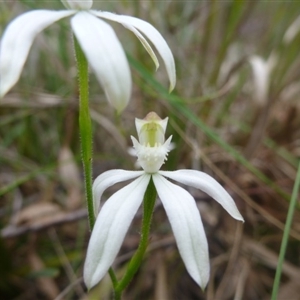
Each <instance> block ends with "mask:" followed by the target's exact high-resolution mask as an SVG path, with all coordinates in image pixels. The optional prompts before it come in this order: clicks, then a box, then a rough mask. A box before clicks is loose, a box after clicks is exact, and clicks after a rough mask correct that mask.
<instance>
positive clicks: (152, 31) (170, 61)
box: [92, 11, 176, 91]
mask: <svg viewBox="0 0 300 300" xmlns="http://www.w3.org/2000/svg"><path fill="white" fill-rule="evenodd" d="M92 13H93V14H95V15H96V16H98V17H101V18H105V19H108V20H112V21H115V22H118V23H121V24H122V25H123V26H124V27H126V28H127V29H129V30H131V31H132V32H133V33H134V34H135V35H136V36H137V37H138V38H139V39H140V36H139V35H137V34H136V31H135V30H132V28H133V27H134V28H136V29H137V30H138V31H140V32H142V33H143V34H144V35H145V36H146V37H147V38H148V39H149V40H150V41H151V42H152V44H153V45H154V46H155V48H156V49H157V51H158V53H159V54H160V56H161V57H162V59H163V61H164V64H165V66H166V70H167V73H168V76H169V80H170V91H171V90H173V89H174V87H175V84H176V71H175V62H174V58H173V54H172V51H171V50H170V48H169V46H168V44H167V42H166V41H165V39H164V38H163V37H162V35H161V34H160V33H159V31H158V30H157V29H156V28H155V27H153V26H152V25H151V24H150V23H148V22H145V21H143V20H141V19H138V18H134V17H131V16H124V15H116V14H113V13H110V12H98V11H92ZM140 40H141V39H140ZM141 42H142V41H141ZM142 44H143V46H144V47H145V48H146V50H147V51H148V53H149V54H150V56H151V57H152V59H153V60H154V61H155V59H154V58H153V56H152V53H153V51H152V49H151V47H150V45H149V44H144V43H143V42H142ZM146 45H147V47H146ZM148 45H149V47H150V48H149V47H148ZM150 49H151V50H150Z"/></svg>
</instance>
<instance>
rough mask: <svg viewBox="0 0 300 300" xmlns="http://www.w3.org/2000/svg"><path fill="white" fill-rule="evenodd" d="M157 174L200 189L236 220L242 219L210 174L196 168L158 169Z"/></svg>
mask: <svg viewBox="0 0 300 300" xmlns="http://www.w3.org/2000/svg"><path fill="white" fill-rule="evenodd" d="M159 174H161V175H163V176H165V177H168V178H170V179H172V180H175V181H178V182H181V183H183V184H186V185H189V186H192V187H194V188H197V189H200V190H202V191H203V192H205V193H206V194H208V195H209V196H211V197H212V198H214V199H215V200H216V201H217V202H218V203H220V204H221V205H222V206H223V208H224V209H225V210H227V212H228V213H229V214H230V215H231V216H232V217H233V218H234V219H236V220H239V221H243V222H244V219H243V217H242V216H241V214H240V212H239V211H238V209H237V207H236V205H235V202H234V200H233V199H232V198H231V196H230V195H229V194H228V192H227V191H226V190H225V189H224V188H223V187H222V186H221V185H220V184H219V183H218V182H217V181H216V180H215V179H213V178H212V177H211V176H209V175H207V174H206V173H203V172H200V171H196V170H177V171H172V172H170V171H159Z"/></svg>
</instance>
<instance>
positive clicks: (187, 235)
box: [152, 174, 209, 289]
mask: <svg viewBox="0 0 300 300" xmlns="http://www.w3.org/2000/svg"><path fill="white" fill-rule="evenodd" d="M152 178H153V182H154V185H155V187H156V190H157V193H158V196H159V198H160V199H161V202H162V204H163V206H164V208H165V210H166V213H167V216H168V218H169V221H170V223H171V226H172V229H173V232H174V236H175V239H176V243H177V246H178V249H179V252H180V255H181V257H182V260H183V261H184V264H185V266H186V268H187V271H188V272H189V274H190V275H191V277H192V278H193V279H194V280H195V281H196V282H197V284H198V285H199V286H201V288H202V289H204V288H205V286H206V285H207V282H208V279H209V257H208V245H207V240H206V236H205V232H204V228H203V224H202V221H201V217H200V214H199V211H198V208H197V206H196V203H195V200H194V198H193V197H192V196H191V195H190V194H189V193H188V192H187V191H185V190H184V189H183V188H181V187H179V186H177V185H175V184H173V183H171V182H169V181H168V180H167V179H165V178H164V177H162V176H161V175H160V174H155V175H153V177H152Z"/></svg>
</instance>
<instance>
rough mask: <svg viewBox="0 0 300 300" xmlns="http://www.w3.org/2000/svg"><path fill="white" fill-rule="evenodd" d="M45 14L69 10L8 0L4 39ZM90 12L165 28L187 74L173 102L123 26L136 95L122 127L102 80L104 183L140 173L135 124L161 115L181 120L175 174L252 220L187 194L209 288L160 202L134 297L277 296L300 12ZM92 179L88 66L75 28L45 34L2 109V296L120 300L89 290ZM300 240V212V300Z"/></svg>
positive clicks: (290, 259)
mask: <svg viewBox="0 0 300 300" xmlns="http://www.w3.org/2000/svg"><path fill="white" fill-rule="evenodd" d="M45 8H46V9H55V10H59V9H64V8H63V5H62V4H61V3H60V2H59V1H46V0H45V1H43V0H41V1H25V0H24V1H13V0H12V1H1V2H0V37H1V36H2V34H3V32H4V30H5V27H6V26H7V24H8V23H9V22H10V21H11V20H12V19H13V18H15V17H16V16H18V15H20V14H21V13H23V12H25V11H28V10H32V9H45ZM93 8H94V9H99V10H108V11H111V12H116V13H119V14H128V15H132V16H136V17H139V18H141V19H144V20H146V21H148V22H149V23H151V24H153V25H154V26H155V27H156V28H157V29H158V30H159V31H160V32H161V34H162V35H163V36H164V38H165V39H166V40H167V42H168V44H169V46H170V48H171V50H172V52H173V55H174V58H175V62H176V69H177V84H176V88H175V90H174V91H173V92H172V93H171V94H169V93H168V79H167V75H166V71H165V69H164V66H163V63H161V67H160V68H159V70H158V71H157V72H155V66H154V64H153V62H152V60H151V58H150V57H149V55H148V54H147V52H146V51H145V50H144V48H143V47H142V45H141V44H140V43H139V41H138V40H137V39H136V38H135V36H133V34H132V33H131V32H129V31H128V30H126V29H125V28H123V27H122V26H121V25H118V24H113V23H111V25H112V26H113V27H114V29H115V30H116V33H117V35H118V37H119V38H120V40H121V42H122V45H123V46H124V49H125V50H126V53H127V55H128V59H129V61H130V65H131V71H132V77H133V93H132V99H131V102H130V103H129V105H128V107H127V108H126V109H125V111H124V112H123V113H122V114H121V115H120V116H118V115H116V113H115V112H114V110H113V109H112V108H111V107H110V106H109V104H108V102H107V100H106V98H105V95H104V93H103V91H102V89H101V87H100V85H99V84H98V82H97V80H96V78H95V76H94V74H93V73H91V74H90V109H91V116H92V119H93V129H94V140H93V147H94V177H96V176H97V175H99V174H100V173H102V172H103V171H105V170H108V169H112V168H122V169H134V163H135V158H134V157H131V156H130V155H129V154H128V149H129V147H131V141H130V135H135V136H136V132H135V127H134V118H136V117H137V118H143V117H144V116H145V115H146V114H147V113H148V112H149V111H155V112H156V113H158V114H159V115H160V116H161V117H162V118H164V117H167V116H168V117H169V125H168V130H167V136H169V135H171V134H172V135H173V141H174V143H175V145H176V148H175V149H174V150H173V151H172V152H171V153H170V155H169V159H168V161H167V163H166V164H165V165H164V169H168V170H174V169H180V168H192V169H198V170H202V171H204V172H207V173H208V174H210V175H212V176H214V177H215V178H216V179H217V180H218V181H219V182H220V183H221V184H222V185H223V186H224V187H225V188H226V189H227V190H228V191H229V193H230V194H231V195H232V197H233V198H234V199H235V201H236V203H237V206H238V208H239V210H240V211H241V213H242V215H243V216H244V218H245V224H244V225H241V224H238V222H237V221H235V220H232V219H231V217H230V216H228V215H227V213H226V212H224V211H223V209H222V208H221V207H220V206H219V205H218V204H217V203H215V202H214V201H213V200H212V199H211V198H209V197H208V196H207V195H205V194H203V193H202V192H199V191H196V190H193V189H191V190H190V192H191V193H192V195H193V196H194V197H195V199H196V201H197V205H198V207H199V209H200V212H201V215H202V218H203V222H204V226H205V230H206V233H207V237H208V242H209V247H210V259H211V278H210V282H209V285H208V287H207V289H206V290H205V291H204V292H203V291H201V290H200V289H199V287H198V286H197V285H196V284H195V283H194V282H193V281H192V279H191V278H190V277H189V275H188V274H187V272H186V270H185V268H184V265H183V263H182V261H181V258H180V256H179V254H178V251H177V248H176V244H175V241H174V238H173V235H172V232H171V230H170V226H169V223H168V221H167V218H166V216H165V212H164V210H163V208H162V207H161V205H160V203H159V202H158V203H157V208H156V211H155V213H154V220H153V226H152V233H151V241H150V245H149V251H148V253H147V256H146V258H145V261H144V264H143V265H142V267H141V269H140V271H139V273H138V274H137V276H136V278H135V279H134V281H133V282H132V284H131V285H130V286H129V288H128V289H127V291H126V293H125V294H124V299H129V300H131V299H156V300H167V299H172V300H173V299H178V300H185V299H210V300H213V299H222V300H225V299H236V300H237V299H245V300H248V299H249V300H252V299H253V300H257V299H269V298H270V293H271V290H272V285H273V280H274V275H275V269H276V266H277V260H278V253H279V249H280V243H281V238H282V233H283V228H284V224H285V219H286V214H287V209H288V205H289V200H290V197H291V193H292V188H293V185H294V181H295V176H296V171H297V164H298V161H299V156H300V130H299V128H300V126H299V125H300V118H299V112H300V102H299V101H300V99H299V98H300V96H299V95H300V94H299V92H300V85H299V79H300V55H299V45H300V19H298V24H297V21H296V20H297V18H298V17H299V16H300V5H299V2H297V1H232V0H229V1H213V0H212V1H200V0H199V1H175V0H174V1H171V0H170V1H151V0H149V1H146V0H144V1H143V0H141V1H138V0H136V1H125V0H124V1H94V6H93ZM295 21H296V22H295ZM99 60H100V62H101V57H99ZM0 80H1V79H0ZM82 181H83V175H82V167H81V162H80V151H79V132H78V87H77V78H76V64H75V58H74V53H73V45H72V33H71V30H70V26H69V19H65V20H62V21H60V22H58V23H55V24H54V25H51V26H50V27H49V28H47V29H46V30H45V31H43V32H42V33H41V34H39V35H38V37H37V39H36V40H35V42H34V44H33V47H32V49H31V51H30V54H29V59H28V60H27V62H26V65H25V67H24V70H23V72H22V76H21V79H20V80H19V82H18V83H17V84H16V86H15V87H14V88H13V89H12V90H11V91H10V93H9V94H8V95H6V96H5V97H4V98H3V99H2V100H1V101H0V197H1V202H0V225H1V237H0V278H1V280H0V298H1V299H18V300H25V299H111V293H112V289H111V283H110V280H109V278H105V279H104V280H103V281H102V282H101V283H100V284H99V286H98V287H96V288H95V289H94V290H93V291H92V292H90V293H89V294H87V292H86V289H85V287H84V285H83V283H82V265H83V262H84V258H85V251H86V247H87V243H88V239H89V230H88V223H87V217H86V210H85V200H84V195H83V184H82ZM117 189H118V186H115V187H113V188H111V189H110V190H109V191H108V193H107V194H105V196H106V197H107V196H109V195H110V194H111V193H113V192H114V191H115V190H117ZM140 219H141V214H140V213H139V214H138V215H137V216H136V218H135V220H134V223H133V224H132V227H131V229H130V232H129V233H128V235H127V237H126V240H125V242H124V244H123V247H122V249H121V252H120V254H119V256H118V258H117V260H116V263H115V265H114V269H115V270H116V274H117V275H118V276H120V275H121V274H122V273H123V271H124V267H125V266H126V263H127V262H128V259H129V258H130V257H131V255H132V253H133V251H134V250H135V249H136V248H137V246H138V242H139V231H140V229H139V226H140V221H141V220H140ZM299 240H300V214H299V205H298V207H297V210H296V212H295V217H294V222H293V226H292V230H291V234H290V240H289V245H288V248H287V255H286V259H285V262H284V266H283V278H282V283H281V286H280V291H279V296H278V299H291V300H293V299H295V300H296V299H299V293H300V286H299V284H298V280H299V276H300V268H299V260H300V244H299Z"/></svg>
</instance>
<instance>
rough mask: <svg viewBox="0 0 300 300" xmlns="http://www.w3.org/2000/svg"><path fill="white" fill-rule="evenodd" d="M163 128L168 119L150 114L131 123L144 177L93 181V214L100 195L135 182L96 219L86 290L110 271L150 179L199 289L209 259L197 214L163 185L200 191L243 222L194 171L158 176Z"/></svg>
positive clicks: (164, 149) (120, 173)
mask: <svg viewBox="0 0 300 300" xmlns="http://www.w3.org/2000/svg"><path fill="white" fill-rule="evenodd" d="M167 122H168V118H166V119H164V120H161V119H160V118H159V117H158V116H157V115H156V114H155V113H153V112H152V113H150V114H148V115H147V116H146V118H145V119H144V120H140V119H136V129H137V132H138V137H139V141H137V140H136V139H135V138H134V137H131V139H132V141H133V144H134V147H135V149H136V153H137V157H138V161H139V163H140V165H141V166H142V167H143V171H125V170H110V171H107V172H104V173H103V174H101V175H100V176H98V177H97V178H96V180H95V182H94V184H93V197H94V209H95V212H96V214H98V211H99V207H100V199H101V196H102V194H103V192H104V190H106V189H107V188H108V187H110V186H112V185H113V184H115V183H118V182H123V181H126V180H129V179H134V178H136V179H135V180H134V181H132V182H131V183H130V184H128V185H127V186H125V187H123V188H122V189H120V190H119V191H118V192H116V193H115V194H113V195H112V196H111V197H110V198H109V199H108V200H107V201H106V202H105V204H104V205H103V207H102V209H101V210H100V213H99V214H98V217H97V220H96V223H95V226H94V229H93V232H92V235H91V238H90V242H89V246H88V250H87V255H86V261H85V265H84V281H85V284H86V286H87V287H88V288H91V287H93V286H94V285H96V284H97V283H98V282H99V281H100V280H101V279H102V278H103V276H104V275H105V274H106V272H107V271H108V269H109V267H110V266H111V265H112V263H113V261H114V259H115V257H116V256H117V254H118V252H119V250H120V247H121V244H122V242H123V240H124V237H125V235H126V232H127V231H128V228H129V226H130V223H131V221H132V220H133V218H134V215H135V214H136V212H137V210H138V208H139V207H140V205H141V203H142V201H143V197H144V194H145V191H146V188H147V186H148V183H149V181H150V179H151V178H152V180H153V182H154V185H155V188H156V190H157V193H158V196H159V198H160V200H161V201H162V204H163V206H164V208H165V210H166V213H167V216H168V218H169V221H170V223H171V227H172V229H173V232H174V235H175V239H176V243H177V246H178V249H179V252H180V255H181V257H182V259H183V262H184V264H185V266H186V268H187V271H188V272H189V274H190V275H191V277H192V278H193V279H194V280H195V281H196V282H197V284H198V285H199V286H200V287H202V288H203V289H204V288H205V286H206V284H207V282H208V278H209V256H208V245H207V239H206V236H205V232H204V229H203V224H202V221H201V217H200V214H199V210H198V208H197V205H196V202H195V200H194V198H193V197H192V196H191V195H190V194H189V193H188V192H187V191H186V190H184V189H183V188H181V187H179V186H177V185H175V184H174V183H171V182H170V181H169V180H168V179H171V180H175V181H178V182H180V183H183V184H185V185H189V186H192V187H195V188H198V189H200V190H202V191H204V192H205V193H207V194H208V195H210V196H211V197H212V198H214V199H215V200H216V201H217V202H219V203H220V204H221V205H222V206H223V207H224V208H225V209H226V210H227V212H228V213H229V214H230V215H231V216H232V217H233V218H235V219H237V220H240V221H244V220H243V217H242V216H241V214H240V213H239V211H238V209H237V207H236V205H235V203H234V201H233V199H232V198H231V196H230V195H229V194H228V193H227V192H226V190H225V189H224V188H223V187H222V186H221V185H220V184H219V183H218V182H217V181H216V180H214V179H213V178H212V177H211V176H209V175H207V174H205V173H203V172H199V171H195V170H178V171H173V172H170V171H160V168H161V166H162V164H163V163H164V162H165V160H166V159H167V155H168V152H169V150H170V142H171V138H172V137H169V139H168V140H167V141H165V137H164V136H165V131H166V126H167ZM167 178H168V179H167Z"/></svg>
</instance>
